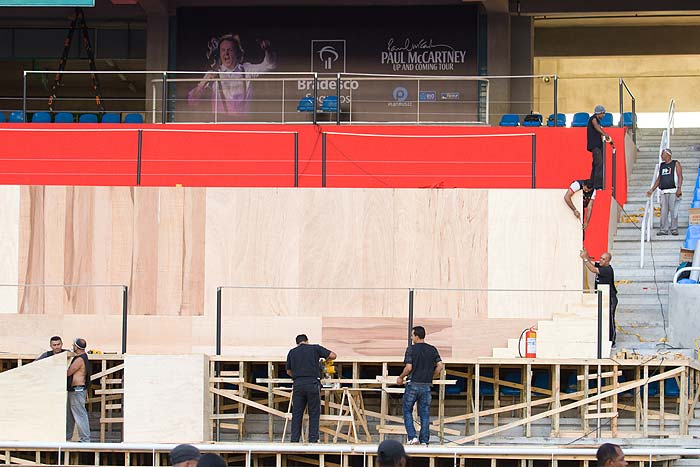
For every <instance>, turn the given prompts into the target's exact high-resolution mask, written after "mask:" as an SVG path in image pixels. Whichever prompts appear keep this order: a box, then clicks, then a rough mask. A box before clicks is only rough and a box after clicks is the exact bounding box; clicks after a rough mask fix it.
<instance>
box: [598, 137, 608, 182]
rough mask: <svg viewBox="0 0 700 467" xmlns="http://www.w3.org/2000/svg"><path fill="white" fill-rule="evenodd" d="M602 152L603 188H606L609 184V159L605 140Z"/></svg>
mask: <svg viewBox="0 0 700 467" xmlns="http://www.w3.org/2000/svg"><path fill="white" fill-rule="evenodd" d="M600 152H601V155H602V157H603V189H605V187H606V186H607V183H606V181H607V180H606V178H607V177H606V175H607V172H608V171H607V165H608V161H607V154H606V153H607V152H608V151H607V144H606V143H605V141H603V147H602V148H600Z"/></svg>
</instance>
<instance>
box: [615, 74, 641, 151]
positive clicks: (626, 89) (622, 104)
mask: <svg viewBox="0 0 700 467" xmlns="http://www.w3.org/2000/svg"><path fill="white" fill-rule="evenodd" d="M625 92H626V93H627V94H628V95H629V96H630V98H631V99H632V141H634V143H635V144H636V143H637V99H636V98H635V97H634V94H632V91H630V88H629V87H628V86H627V83H625V80H624V79H622V78H620V121H619V123H618V126H619V127H620V128H622V127H624V126H625Z"/></svg>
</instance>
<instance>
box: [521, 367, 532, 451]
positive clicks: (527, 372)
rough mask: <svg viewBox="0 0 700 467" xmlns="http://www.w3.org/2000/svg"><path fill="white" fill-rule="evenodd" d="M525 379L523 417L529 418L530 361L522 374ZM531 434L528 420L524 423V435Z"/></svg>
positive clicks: (530, 394)
mask: <svg viewBox="0 0 700 467" xmlns="http://www.w3.org/2000/svg"><path fill="white" fill-rule="evenodd" d="M523 378H524V379H525V384H524V386H525V394H524V396H525V404H526V405H525V409H523V410H524V412H525V414H524V415H525V418H528V419H529V418H530V416H532V405H531V404H532V364H531V363H530V362H528V363H527V365H525V374H524V375H523ZM521 394H522V392H521ZM531 436H532V424H531V423H530V422H528V423H526V424H525V437H526V438H529V437H531Z"/></svg>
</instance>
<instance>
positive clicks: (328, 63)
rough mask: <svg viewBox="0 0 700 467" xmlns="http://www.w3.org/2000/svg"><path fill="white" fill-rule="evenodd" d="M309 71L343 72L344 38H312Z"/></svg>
mask: <svg viewBox="0 0 700 467" xmlns="http://www.w3.org/2000/svg"><path fill="white" fill-rule="evenodd" d="M311 71H315V72H318V73H345V39H332V40H312V41H311Z"/></svg>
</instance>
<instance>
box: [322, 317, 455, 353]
mask: <svg viewBox="0 0 700 467" xmlns="http://www.w3.org/2000/svg"><path fill="white" fill-rule="evenodd" d="M413 324H414V326H424V327H425V329H426V342H428V343H429V344H432V345H434V346H436V347H437V348H438V351H439V352H440V355H441V356H442V358H450V357H452V341H453V328H452V320H451V319H439V318H423V317H415V319H414V322H413ZM322 344H323V345H324V346H325V347H327V348H329V349H331V350H333V351H335V352H336V353H337V354H338V356H339V357H340V358H341V359H342V358H350V357H359V356H364V357H399V358H402V357H403V355H404V353H405V351H406V346H407V344H408V321H407V319H406V318H403V319H402V318H363V319H352V318H339V317H327V318H323V341H322Z"/></svg>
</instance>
